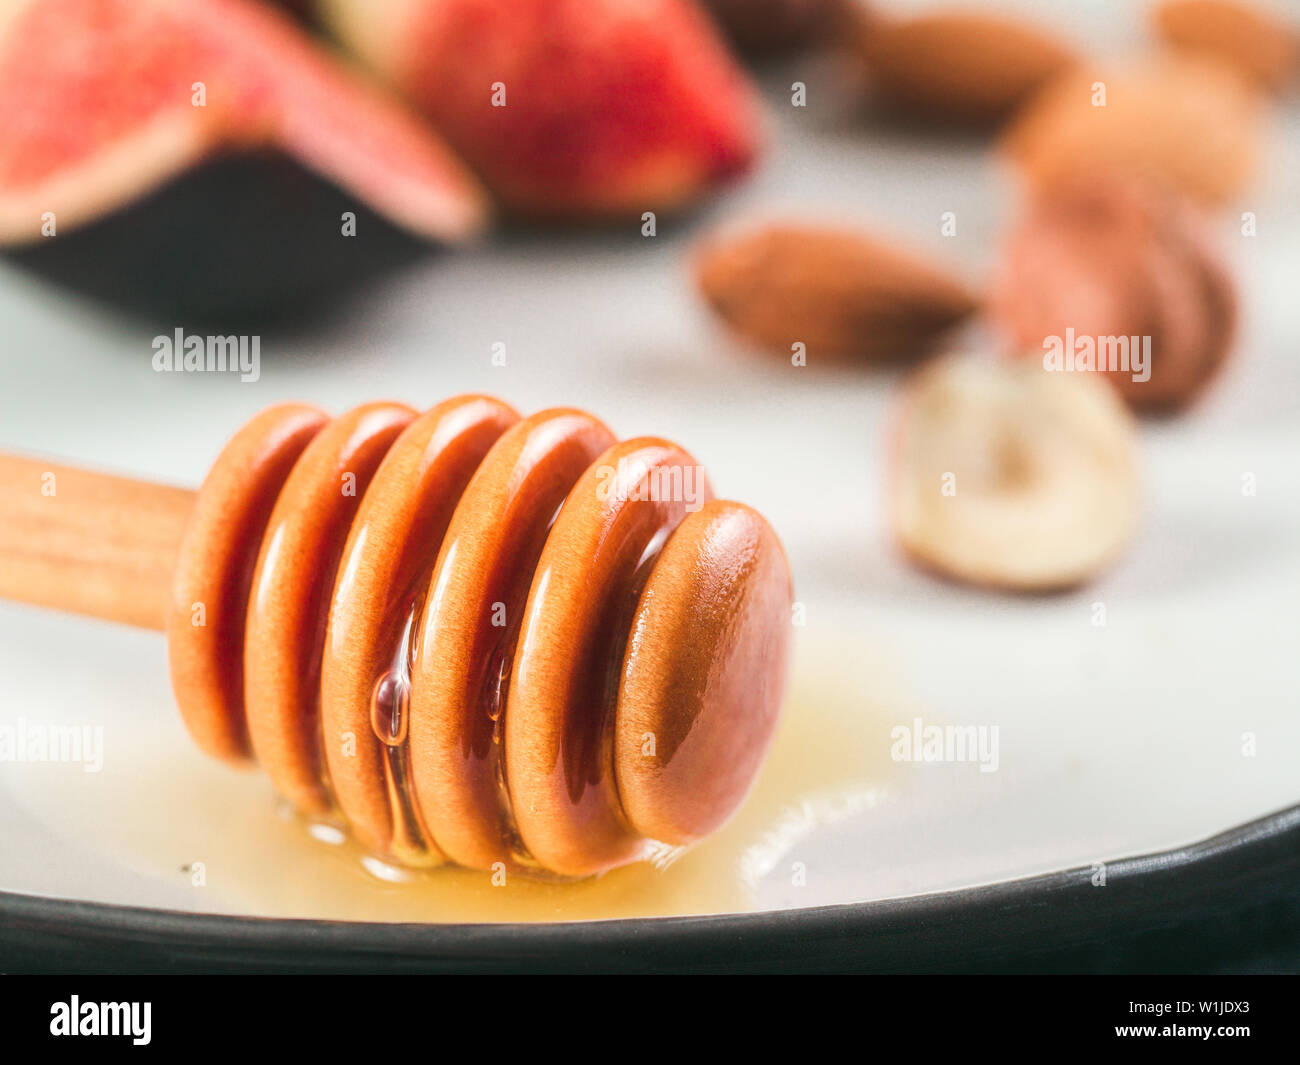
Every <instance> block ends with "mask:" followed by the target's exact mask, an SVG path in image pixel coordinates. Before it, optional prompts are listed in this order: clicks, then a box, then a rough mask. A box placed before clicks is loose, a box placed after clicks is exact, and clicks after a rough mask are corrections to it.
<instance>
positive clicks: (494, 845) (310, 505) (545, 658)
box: [168, 396, 791, 876]
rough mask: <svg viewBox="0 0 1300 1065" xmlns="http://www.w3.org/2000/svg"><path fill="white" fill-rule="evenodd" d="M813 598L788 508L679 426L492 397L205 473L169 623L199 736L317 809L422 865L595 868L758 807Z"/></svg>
mask: <svg viewBox="0 0 1300 1065" xmlns="http://www.w3.org/2000/svg"><path fill="white" fill-rule="evenodd" d="M790 599H791V590H790V577H789V571H788V568H787V566H786V561H785V556H784V554H783V552H782V551H781V547H780V544H779V542H778V541H777V539H776V536H775V534H774V533H772V531H771V529H770V528H769V527H768V526H767V524H766V522H764V521H763V519H762V518H761V516H759V515H758V514H757V513H756V512H754V511H752V510H750V509H749V508H747V507H743V506H741V505H740V504H737V503H728V502H719V501H711V489H710V488H709V485H708V482H707V480H706V479H705V478H704V476H703V472H702V471H701V470H700V469H699V467H698V466H697V465H696V464H695V462H694V460H693V459H692V458H691V457H690V456H689V455H688V454H686V453H685V452H684V451H682V450H681V449H680V448H678V447H676V446H675V445H673V444H671V443H669V442H667V441H664V440H659V439H657V438H653V437H645V438H639V439H635V440H628V441H624V442H623V443H615V441H614V437H613V436H612V434H610V432H609V430H608V429H606V428H605V426H604V425H602V424H601V423H600V422H599V421H597V420H596V419H594V418H592V417H591V416H590V415H588V414H585V413H583V412H581V411H575V410H567V409H560V410H551V411H543V412H541V413H540V414H537V415H534V416H533V417H531V418H527V419H522V420H521V419H520V417H519V415H518V414H516V413H515V412H514V411H513V410H511V409H510V408H509V407H508V406H506V405H505V404H503V403H500V402H499V401H497V400H494V399H490V398H488V397H484V396H464V397H460V398H457V399H453V400H448V401H447V402H445V403H443V404H440V405H439V406H437V407H435V408H433V409H432V410H430V411H428V412H427V413H425V414H423V415H417V414H416V413H415V412H414V411H412V410H411V409H410V408H408V407H405V406H403V405H401V404H392V403H375V404H368V405H366V406H363V407H359V408H357V409H356V410H354V411H352V412H350V413H349V414H346V415H344V416H343V417H341V418H339V419H337V420H336V421H333V422H330V421H329V420H328V419H327V418H326V416H325V415H323V414H321V413H320V412H319V411H317V410H315V409H314V408H311V407H305V406H301V405H297V404H287V405H283V406H280V407H275V408H272V409H271V410H269V411H266V412H264V413H263V414H262V415H259V416H258V417H257V418H255V419H254V420H253V421H252V422H250V423H249V424H248V425H247V426H245V427H244V429H242V430H241V431H240V432H239V433H238V434H236V436H235V437H234V438H233V440H232V441H231V443H230V444H229V445H228V446H227V447H226V449H225V450H224V451H223V453H222V455H221V456H220V458H219V459H218V460H217V462H216V464H215V465H214V467H213V470H212V472H211V473H210V474H209V476H208V478H207V479H206V481H205V482H204V486H203V488H202V489H201V490H200V493H199V498H198V501H197V503H196V505H195V509H194V512H193V516H192V518H191V521H190V524H189V526H188V528H187V530H186V534H185V537H184V540H183V543H182V546H181V550H180V553H179V563H178V568H177V572H176V576H175V582H174V597H173V604H172V612H171V617H170V619H169V623H168V633H169V638H170V641H171V651H170V654H171V660H172V676H173V683H174V686H175V689H176V695H177V701H178V702H179V703H180V706H181V710H182V714H183V716H184V718H185V720H186V723H187V724H188V725H189V727H190V729H191V731H192V732H193V733H194V735H195V737H196V739H197V740H198V742H199V744H200V746H202V747H203V749H204V750H206V751H208V752H209V753H212V754H215V755H218V756H220V757H224V758H227V759H236V760H238V759H243V758H244V757H246V756H247V755H248V754H249V753H255V754H256V756H257V758H258V760H259V761H260V762H261V763H262V764H263V765H264V766H265V768H266V769H267V771H268V773H269V775H270V776H271V777H272V779H273V781H274V783H275V784H276V786H277V788H278V789H279V790H280V791H281V793H282V794H284V795H285V796H286V797H288V798H289V799H290V800H291V801H292V802H293V803H294V805H295V806H297V807H298V808H299V809H300V810H302V811H303V812H305V813H308V814H312V815H321V814H322V813H327V812H329V811H331V810H337V812H338V813H339V814H340V815H341V816H342V817H343V818H344V819H345V820H346V821H347V822H348V823H349V825H350V827H351V828H352V830H353V832H354V834H355V835H356V837H357V838H358V840H359V841H360V842H362V843H363V845H365V846H366V847H367V848H369V849H371V850H373V851H375V852H378V853H381V854H383V855H386V856H388V857H393V858H396V859H398V860H401V861H404V862H407V863H410V864H430V863H436V862H439V861H443V860H451V861H454V862H456V863H458V864H462V865H466V866H470V867H476V868H484V869H486V868H492V867H493V866H494V865H495V864H496V863H498V862H504V863H506V864H507V865H509V866H512V867H540V868H542V869H545V870H549V871H552V872H555V873H560V874H562V875H568V876H581V875H587V874H590V873H595V872H599V871H601V870H604V869H608V868H611V867H613V866H616V865H620V864H624V863H626V862H629V861H633V860H636V859H638V858H641V857H643V856H645V855H646V854H647V853H648V851H649V841H650V840H651V839H656V840H661V841H663V842H667V843H671V844H681V843H688V842H691V841H693V840H695V839H698V838H700V837H701V836H703V835H706V834H708V833H709V832H711V831H713V830H714V829H715V828H717V827H718V826H719V825H720V824H721V823H722V822H723V821H725V820H726V819H727V818H728V817H729V816H730V815H731V813H733V812H734V810H735V808H736V807H737V806H738V804H739V803H740V801H741V800H742V799H743V798H744V795H745V793H746V792H747V790H748V788H749V786H750V784H751V783H752V780H753V778H754V776H755V775H756V773H757V771H758V768H759V765H760V763H761V761H762V757H763V754H764V752H765V751H766V748H767V745H768V741H769V739H770V737H771V734H772V731H773V728H774V726H775V721H776V717H777V712H778V709H779V706H780V700H781V696H782V691H783V687H784V680H785V669H786V656H787V650H788V647H787V644H788V632H787V626H788V624H789V606H790Z"/></svg>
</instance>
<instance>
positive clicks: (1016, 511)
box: [890, 356, 1140, 592]
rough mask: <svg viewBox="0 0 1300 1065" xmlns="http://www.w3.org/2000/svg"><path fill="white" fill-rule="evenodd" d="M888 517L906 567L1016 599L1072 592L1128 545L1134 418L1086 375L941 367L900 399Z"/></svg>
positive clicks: (986, 364) (994, 365) (1026, 367)
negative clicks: (920, 568) (910, 562)
mask: <svg viewBox="0 0 1300 1065" xmlns="http://www.w3.org/2000/svg"><path fill="white" fill-rule="evenodd" d="M900 402H901V408H900V411H899V414H900V416H899V418H898V421H897V423H896V424H897V429H898V432H897V437H896V439H895V450H894V453H893V468H892V475H891V498H890V510H891V514H892V518H893V523H894V532H895V535H896V536H897V538H898V542H899V544H900V546H901V547H902V548H903V550H904V552H905V553H906V554H907V556H908V557H909V558H911V559H912V560H914V561H915V562H917V563H919V564H920V565H922V566H924V567H925V568H926V569H929V570H932V571H934V572H937V573H939V574H941V575H943V576H945V577H948V578H951V579H953V580H958V581H963V582H966V583H970V584H977V585H982V586H986V587H992V588H999V589H1006V590H1010V591H1020V592H1049V591H1057V590H1062V589H1066V588H1071V587H1075V586H1077V585H1079V584H1082V583H1084V582H1085V581H1088V580H1090V579H1092V578H1093V577H1095V576H1097V575H1098V574H1099V573H1100V572H1101V571H1102V570H1103V569H1105V568H1106V567H1107V566H1108V565H1109V564H1110V563H1111V562H1112V561H1113V560H1114V559H1115V558H1116V557H1117V556H1118V555H1119V554H1120V552H1121V550H1122V549H1123V547H1124V546H1125V545H1126V544H1127V543H1128V541H1129V540H1130V539H1131V538H1132V536H1133V533H1134V530H1135V528H1136V526H1137V519H1138V511H1139V499H1140V492H1139V482H1138V473H1137V438H1136V432H1135V427H1134V424H1133V418H1132V415H1130V414H1129V412H1128V411H1126V410H1125V409H1124V405H1123V404H1122V403H1120V401H1119V400H1118V398H1117V397H1116V396H1115V393H1114V391H1113V390H1112V389H1110V388H1107V387H1106V385H1105V384H1104V383H1103V382H1102V381H1100V380H1098V379H1097V378H1096V377H1094V376H1090V375H1081V374H1059V373H1049V372H1048V371H1046V370H1044V369H1043V368H1042V367H1041V366H1039V365H1036V364H1034V363H1026V362H1017V363H1013V362H1006V361H1002V362H996V361H992V360H983V359H978V358H973V357H969V356H948V357H945V358H942V359H937V360H935V361H933V362H930V363H927V364H926V365H925V366H924V367H923V368H922V369H921V370H920V371H919V372H918V373H917V374H916V376H915V377H914V378H913V380H912V381H911V382H910V383H909V385H908V387H907V388H906V389H905V390H904V392H903V395H902V397H901V401H900Z"/></svg>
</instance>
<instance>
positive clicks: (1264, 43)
mask: <svg viewBox="0 0 1300 1065" xmlns="http://www.w3.org/2000/svg"><path fill="white" fill-rule="evenodd" d="M1153 19H1154V21H1155V25H1156V30H1157V32H1158V33H1159V34H1160V35H1161V36H1162V37H1163V38H1164V39H1165V40H1166V41H1168V42H1169V43H1170V44H1172V45H1175V46H1177V47H1179V48H1184V49H1187V50H1188V51H1192V52H1200V53H1203V54H1205V55H1209V56H1214V57H1216V58H1218V59H1221V60H1223V61H1224V62H1225V63H1228V64H1229V65H1231V66H1233V67H1235V68H1236V69H1237V70H1239V71H1240V72H1241V73H1243V74H1245V75H1246V76H1247V77H1248V78H1250V79H1251V80H1252V81H1254V82H1256V83H1258V84H1259V85H1260V86H1262V87H1263V88H1265V89H1270V90H1272V91H1275V92H1276V91H1278V90H1281V89H1283V88H1284V87H1285V86H1286V85H1287V83H1288V82H1289V81H1290V80H1291V79H1292V78H1293V77H1295V74H1296V69H1297V67H1300V33H1297V32H1296V29H1295V27H1294V26H1289V25H1287V24H1286V23H1285V22H1283V21H1281V19H1279V18H1277V17H1275V16H1274V15H1273V14H1272V13H1270V12H1268V11H1265V10H1263V9H1262V8H1259V7H1257V6H1255V5H1254V4H1248V3H1243V2H1241V0H1165V3H1162V4H1160V5H1158V6H1157V7H1156V9H1155V12H1154V14H1153Z"/></svg>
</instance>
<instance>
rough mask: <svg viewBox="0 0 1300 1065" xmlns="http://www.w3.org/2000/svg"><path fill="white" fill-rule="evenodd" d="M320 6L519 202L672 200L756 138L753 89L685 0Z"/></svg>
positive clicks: (582, 207) (745, 155)
mask: <svg viewBox="0 0 1300 1065" xmlns="http://www.w3.org/2000/svg"><path fill="white" fill-rule="evenodd" d="M320 6H321V8H322V11H323V13H324V15H325V20H326V22H327V23H328V24H329V25H330V26H331V27H332V28H333V30H334V31H335V32H336V33H337V34H338V36H339V37H340V39H341V40H343V41H344V42H345V43H346V44H347V45H348V46H349V47H350V48H351V49H352V50H353V51H355V52H356V53H357V54H358V55H359V56H361V58H362V59H363V60H364V61H365V62H366V63H367V64H368V65H369V66H370V67H371V68H372V69H374V70H376V71H377V72H379V73H380V74H381V75H382V76H383V77H384V78H386V79H387V80H388V81H389V82H390V83H391V84H393V85H394V86H395V87H397V88H398V89H399V90H400V91H402V92H403V93H405V94H406V95H407V96H408V97H409V98H410V99H411V100H412V101H414V102H415V104H416V105H417V106H418V107H420V108H421V109H422V110H423V111H424V112H425V113H426V114H428V115H430V116H431V117H432V118H433V119H434V121H435V123H436V124H437V126H438V128H439V130H440V131H441V132H442V133H443V135H444V136H445V137H446V138H447V140H448V141H449V142H450V143H451V144H452V146H453V147H454V148H455V149H456V150H457V151H458V152H459V153H460V154H461V155H462V157H463V158H465V159H466V160H467V161H468V162H469V163H470V164H471V165H472V166H474V167H475V168H476V169H477V170H478V172H479V175H480V176H481V177H482V178H483V179H484V180H485V181H486V182H487V184H488V185H489V186H490V187H491V188H492V190H493V191H494V192H495V193H496V194H497V196H498V197H499V198H500V199H501V200H502V202H503V203H504V204H505V205H506V206H508V207H509V208H511V209H513V210H515V211H517V212H519V213H522V214H525V215H530V216H549V217H565V216H570V217H574V216H602V215H604V216H611V215H612V216H617V215H627V214H639V213H641V212H643V211H647V210H671V209H673V208H678V207H682V206H685V205H686V204H688V203H689V202H690V201H692V200H694V199H695V198H697V197H698V196H699V195H700V194H701V193H703V192H704V191H705V190H706V189H707V188H708V187H709V186H711V185H712V184H714V183H715V182H717V181H719V180H722V179H725V178H728V177H731V176H733V175H736V174H739V173H742V172H743V171H745V170H746V169H747V168H748V167H749V166H750V164H751V163H752V161H753V160H754V157H755V154H756V152H757V148H758V141H759V125H760V123H759V112H758V107H757V103H756V97H755V94H754V93H753V91H752V90H751V88H750V86H749V84H748V82H747V80H746V78H745V76H744V74H743V73H742V72H741V71H740V69H739V67H738V66H737V65H736V64H735V62H734V61H733V59H732V58H731V56H730V55H729V54H728V52H727V50H726V48H725V46H724V45H723V44H722V43H721V42H720V40H719V38H718V36H717V33H716V31H715V30H714V28H713V27H712V26H711V25H710V23H709V20H708V18H707V17H706V16H705V15H703V14H702V12H701V11H699V10H698V9H697V8H696V7H695V6H694V5H693V4H690V3H687V2H686V0H642V2H639V3H635V4H633V3H628V2H626V0H512V2H511V3H501V2H500V0H320Z"/></svg>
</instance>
